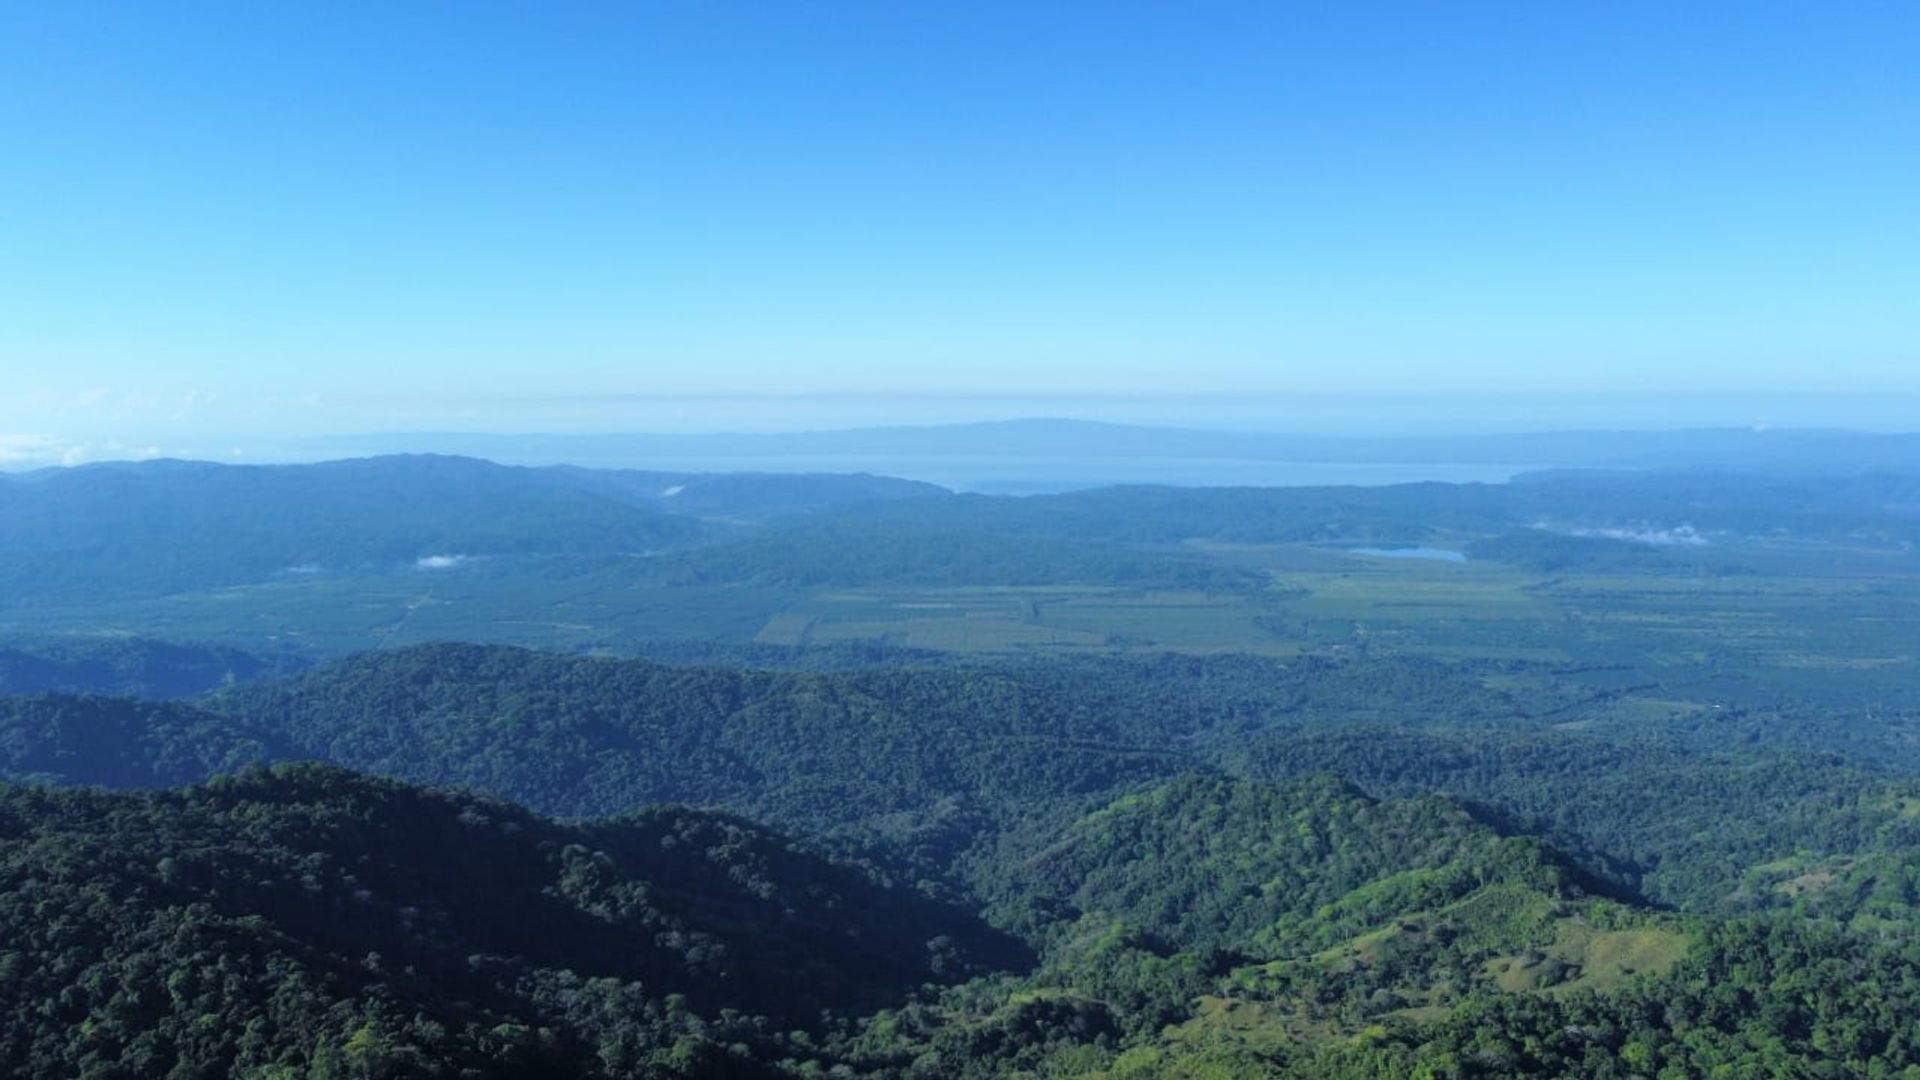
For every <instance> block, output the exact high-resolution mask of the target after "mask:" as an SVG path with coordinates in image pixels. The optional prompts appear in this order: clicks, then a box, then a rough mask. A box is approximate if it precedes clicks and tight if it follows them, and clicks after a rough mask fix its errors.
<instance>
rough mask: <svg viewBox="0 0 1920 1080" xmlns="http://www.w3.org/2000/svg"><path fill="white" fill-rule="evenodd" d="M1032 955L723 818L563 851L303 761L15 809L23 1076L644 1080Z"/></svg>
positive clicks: (0, 991) (656, 819) (671, 818)
mask: <svg viewBox="0 0 1920 1080" xmlns="http://www.w3.org/2000/svg"><path fill="white" fill-rule="evenodd" d="M55 911H58V912H60V913H61V914H60V917H58V918H49V917H48V913H50V912H55ZM1021 957H1022V954H1021V951H1020V949H1019V948H1018V947H1017V946H1015V945H1014V944H1013V943H1011V942H1010V941H1008V940H1006V939H1004V938H1002V937H1000V936H998V935H996V934H994V933H992V932H991V931H988V930H986V929H985V928H984V927H983V926H981V925H980V924H979V923H978V922H977V921H976V920H973V919H971V918H969V917H968V916H965V915H964V914H961V913H959V912H956V911H953V910H951V909H948V908H944V907H941V906H939V905H937V904H934V903H932V902H930V901H927V900H925V899H923V898H921V897H919V896H917V895H915V894H912V893H908V892H903V891H901V890H898V889H893V888H890V887H888V886H885V885H883V884H881V883H879V882H877V881H875V880H873V879H872V878H870V877H869V876H867V875H866V874H865V873H864V872H862V871H859V870H857V869H855V868H852V867H848V866H843V865H839V864H834V863H830V862H827V861H825V860H823V859H821V858H820V857H818V856H816V855H812V854H809V853H807V852H806V851H804V850H802V849H799V848H796V847H794V846H793V845H792V844H791V843H790V842H789V841H787V840H785V839H783V838H781V837H779V836H777V835H775V834H772V833H768V832H766V831H765V830H762V829H760V828H758V827H756V826H753V825H750V824H748V823H746V822H744V821H740V820H738V819H733V818H728V817H721V816H714V815H709V814H700V813H695V812H691V811H683V810H674V809H661V810H651V811H647V812H645V813H642V814H638V815H634V816H632V817H629V818H625V819H622V820H619V821H613V822H606V823H601V824H596V825H593V826H586V827H562V826H557V825H553V824H550V823H548V822H546V821H543V820H541V819H539V818H536V817H534V816H532V815H530V814H528V813H526V812H524V811H522V810H519V809H517V808H514V807H511V806H507V805H504V804H499V803H494V802H489V801H483V800H478V799H474V798H470V797H464V796H456V795H447V794H441V793H436V792H430V791H423V790H420V789H417V788H411V787H407V786H404V785H400V784H396V783H392V782H388V781H377V780H370V779H366V778H363V777H359V776H355V775H353V774H350V773H345V772H342V771H340V770H337V769H332V768H325V767H317V766H282V767H278V768H275V769H274V770H273V771H271V772H266V771H250V772H246V773H243V774H241V775H238V776H236V777H233V778H228V779H225V780H222V781H219V782H217V783H214V784H212V785H209V786H206V787H202V788H190V789H186V790H182V791H171V792H164V793H157V794H146V795H124V794H105V793H97V792H87V791H65V792H62V791H48V790H35V789H22V788H0V972H3V973H4V975H5V977H4V978H0V1071H5V1072H7V1073H9V1074H11V1075H39V1076H51V1075H81V1074H86V1075H96V1076H116V1077H119V1076H124V1077H130V1078H131V1077H142V1076H155V1075H177V1076H188V1075H192V1076H228V1075H235V1076H237V1075H260V1076H267V1075H281V1073H278V1072H275V1071H274V1070H276V1069H277V1070H285V1071H286V1074H287V1075H313V1076H401V1075H407V1076H439V1075H444V1076H465V1075H470V1074H469V1073H468V1072H466V1070H469V1069H477V1070H480V1071H481V1073H483V1074H484V1075H491V1076H522V1075H578V1074H589V1075H603V1074H611V1075H621V1076H636V1075H649V1074H651V1072H652V1068H651V1066H650V1065H649V1062H652V1063H653V1064H654V1065H658V1066H659V1067H661V1068H662V1069H665V1068H666V1067H668V1066H670V1065H675V1064H677V1065H679V1066H685V1067H689V1068H690V1067H691V1066H692V1065H693V1064H694V1063H696V1062H697V1060H698V1059H699V1057H700V1056H701V1055H703V1054H708V1055H711V1056H714V1057H716V1058H717V1059H719V1061H720V1062H722V1063H724V1062H725V1061H726V1060H727V1058H728V1053H727V1051H726V1050H725V1043H724V1042H721V1043H719V1044H714V1043H713V1042H712V1041H710V1040H703V1039H702V1038H701V1037H700V1033H701V1032H702V1031H703V1030H704V1027H705V1024H704V1022H703V1021H702V1020H701V1019H700V1018H701V1017H709V1018H716V1019H717V1018H718V1014H719V1010H721V1009H737V1010H741V1011H742V1012H745V1013H751V1014H754V1015H758V1016H762V1017H765V1018H766V1020H764V1021H761V1022H762V1023H773V1024H777V1025H780V1026H777V1027H774V1028H773V1029H772V1030H782V1031H784V1030H786V1029H787V1027H786V1026H787V1025H794V1026H800V1027H808V1026H814V1025H817V1024H818V1023H819V1022H820V1018H821V1010H823V1009H836V1010H854V1011H860V1010H866V1009H871V1008H872V1007H874V1006H875V1005H878V1004H883V1003H885V1002H887V1001H890V1000H897V999H898V998H899V997H900V996H901V995H903V994H905V993H907V992H909V991H911V990H913V989H915V988H917V987H918V986H920V984H922V983H924V982H928V981H942V980H951V979H954V978H958V977H960V976H962V975H964V974H965V972H966V971H967V970H969V967H970V966H971V965H973V964H974V963H976V962H984V963H990V964H995V965H999V966H1005V965H1008V964H1013V965H1017V964H1019V963H1020V962H1021ZM743 1030H745V1029H743ZM707 1071H708V1073H709V1074H711V1075H726V1074H728V1070H727V1069H726V1068H724V1067H722V1066H721V1065H715V1066H712V1067H710V1068H709V1069H708V1070H707Z"/></svg>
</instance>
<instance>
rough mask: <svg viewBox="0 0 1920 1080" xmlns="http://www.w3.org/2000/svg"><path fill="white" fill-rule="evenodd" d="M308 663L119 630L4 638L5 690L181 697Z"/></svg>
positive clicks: (0, 661)
mask: <svg viewBox="0 0 1920 1080" xmlns="http://www.w3.org/2000/svg"><path fill="white" fill-rule="evenodd" d="M302 666H304V665H303V664H302V663H301V662H300V661H299V660H298V659H296V658H294V657H291V656H288V655H286V654H284V653H275V654H270V655H264V656H263V655H259V654H255V653H249V652H244V651H242V650H240V649H235V648H230V647H226V646H220V645H181V644H175V643H173V642H166V641H152V640H148V639H144V638H131V637H120V636H93V637H64V638H54V639H43V640H38V641H32V642H21V643H15V644H12V645H0V694H34V693H43V692H54V693H64V694H117V695H120V696H123V697H141V698H159V699H165V698H180V697H190V696H192V695H194V694H202V693H205V692H207V691H209V690H216V689H219V688H220V687H223V686H229V685H232V684H235V683H242V682H251V681H253V680H255V679H264V678H270V677H272V676H275V675H285V674H288V673H290V672H293V671H297V670H299V669H300V668H301V667H302Z"/></svg>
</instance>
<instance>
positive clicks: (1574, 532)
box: [1543, 525, 1707, 547]
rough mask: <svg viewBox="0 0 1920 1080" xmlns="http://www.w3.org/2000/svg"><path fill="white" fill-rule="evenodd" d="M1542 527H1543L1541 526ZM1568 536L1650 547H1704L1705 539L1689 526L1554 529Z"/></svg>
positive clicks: (1698, 531)
mask: <svg viewBox="0 0 1920 1080" xmlns="http://www.w3.org/2000/svg"><path fill="white" fill-rule="evenodd" d="M1543 527H1544V526H1543ZM1553 531H1555V532H1564V533H1566V534H1568V535H1569V536H1591V537H1595V538H1598V539H1601V540H1625V541H1627V542H1628V543H1632V544H1646V545H1649V546H1651V547H1706V546H1707V538H1706V537H1704V536H1702V535H1700V530H1698V529H1696V528H1694V527H1693V526H1691V525H1680V526H1676V527H1674V528H1671V529H1667V528H1648V527H1644V526H1635V527H1628V528H1619V527H1609V528H1567V529H1555V530H1553Z"/></svg>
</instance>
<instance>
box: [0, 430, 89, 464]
mask: <svg viewBox="0 0 1920 1080" xmlns="http://www.w3.org/2000/svg"><path fill="white" fill-rule="evenodd" d="M88 460H91V455H89V454H88V453H87V448H86V447H85V446H82V445H80V444H79V443H73V442H68V441H67V440H65V439H61V438H56V437H55V436H52V435H29V434H8V433H5V432H0V469H4V468H28V467H34V466H41V465H78V464H80V463H81V462H83V461H88Z"/></svg>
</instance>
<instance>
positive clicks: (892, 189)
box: [0, 2, 1920, 457]
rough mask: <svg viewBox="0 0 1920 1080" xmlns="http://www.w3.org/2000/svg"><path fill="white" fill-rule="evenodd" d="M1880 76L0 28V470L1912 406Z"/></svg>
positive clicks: (1044, 30) (1649, 56)
mask: <svg viewBox="0 0 1920 1080" xmlns="http://www.w3.org/2000/svg"><path fill="white" fill-rule="evenodd" d="M1916 42H1920V5H1915V4H1912V3H1883V4H1876V3H1846V4H1832V5H1823V4H1801V3H1795V4H1771V3H1754V2H1748V3H1737V4H1736V3H1728V4H1718V3H1687V4H1673V3H1657V4H1655V3H1648V4H1639V3H1616V4H1605V5H1574V4H1542V3H1512V4H1474V3H1457V4H1366V3H1355V4H1315V5H1304V4H1303V5H1286V4H1274V3H1248V4H1213V3H1191V4H1125V3H1114V4H1098V5H1096V4H1079V3H1074V4H1026V3H1022V4H1011V3H1009V4H960V3H886V4H878V3H876V4H871V5H868V4H859V3H853V2H847V3H839V4H829V5H821V4H806V5H802V4H733V5H722V4H695V3H672V4H666V3H657V4H633V3H620V4H606V5H595V4H590V3H580V4H570V5H533V4H512V5H507V4H485V3H463V4H453V3H447V4H429V3H418V4H392V3H379V4H372V3H369V4H351V3H329V4H304V5H295V4H232V5H218V4H200V3H191V2H185V3H180V4H168V5H160V4H148V5H121V4H104V3H100V4H96V3H88V2H71V3H60V4H38V5H34V4H24V3H21V4H8V5H4V6H0V147H4V148H5V151H4V154H0V256H4V257H0V374H3V375H4V382H3V383H0V455H6V454H9V453H11V454H13V455H14V456H16V457H18V456H20V455H22V454H24V453H25V452H26V451H23V450H21V449H20V447H23V446H28V445H34V446H39V447H41V450H36V451H33V452H35V453H40V452H43V451H44V450H45V448H47V447H51V446H60V445H77V444H78V443H81V442H84V443H85V444H86V445H88V446H90V447H93V448H95V450H98V449H99V448H101V447H104V446H106V445H108V444H112V445H115V446H119V447H121V448H123V449H126V450H127V451H128V452H137V451H143V450H146V449H149V448H151V447H156V446H158V447H162V448H165V447H169V446H172V445H174V444H177V443H179V442H181V441H182V440H189V441H192V440H198V441H200V442H206V441H208V440H215V441H224V440H226V439H227V438H228V437H229V436H231V438H232V439H233V440H235V441H239V442H244V441H245V440H247V439H250V438H251V439H257V438H259V437H261V436H263V435H267V434H274V435H285V434H290V433H302V432H310V433H319V432H333V431H366V430H390V429H433V428H449V429H471V430H527V429H536V428H547V429H581V430H585V429H594V430H619V429H624V428H642V427H654V428H658V427H677V428H686V427H701V426H715V425H718V426H761V427H766V426H776V427H777V426H808V425H809V424H810V423H838V422H860V421H862V420H865V419H888V418H892V417H895V416H905V417H907V418H919V417H923V416H924V417H926V418H944V417H947V416H949V415H951V416H954V417H959V416H963V415H964V416H977V415H981V414H992V413H995V412H1004V411H1008V410H1013V409H1016V408H1018V409H1019V410H1020V411H1031V410H1032V409H1039V410H1041V411H1049V412H1061V413H1077V414H1082V415H1102V414H1103V413H1104V414H1113V413H1116V412H1126V413H1128V416H1129V418H1135V419H1139V418H1150V417H1151V415H1153V414H1154V412H1155V409H1156V408H1157V407H1159V406H1160V405H1164V406H1166V409H1167V410H1168V414H1169V415H1173V414H1176V413H1177V414H1179V416H1180V418H1182V419H1185V420H1188V421H1195V422H1198V421H1204V420H1205V419H1206V413H1207V410H1206V408H1205V406H1204V404H1203V403H1205V402H1207V401H1216V402H1217V401H1227V402H1235V401H1239V402H1246V401H1269V400H1270V401H1280V402H1284V401H1289V400H1300V399H1299V398H1298V395H1307V396H1308V397H1309V398H1311V399H1313V400H1323V399H1326V398H1328V397H1332V398H1341V399H1350V400H1356V401H1358V400H1366V399H1368V398H1370V397H1371V396H1376V395H1406V394H1412V395H1414V396H1415V397H1416V398H1418V397H1422V396H1431V397H1432V399H1433V400H1435V401H1436V402H1440V401H1451V400H1458V401H1469V400H1486V399H1487V396H1488V395H1493V394H1498V393H1510V392H1515V391H1518V392H1521V393H1523V394H1527V395H1536V396H1538V395H1545V396H1555V395H1557V396H1559V397H1561V398H1566V399H1575V400H1581V399H1584V400H1598V398H1599V397H1605V396H1608V395H1614V396H1618V397H1620V400H1628V399H1631V400H1638V401H1660V400H1672V401H1699V402H1702V403H1703V404H1702V407H1701V411H1700V413H1699V415H1700V417H1701V418H1702V419H1703V420H1707V421H1714V422H1719V421H1725V420H1728V419H1729V418H1732V419H1737V418H1738V417H1740V416H1744V415H1746V414H1745V412H1742V411H1741V410H1742V409H1744V408H1745V407H1744V406H1742V407H1740V408H1737V409H1732V411H1729V409H1728V408H1726V407H1723V408H1720V409H1719V411H1717V412H1716V411H1715V409H1714V408H1713V407H1712V403H1713V402H1715V401H1724V400H1730V398H1729V395H1736V394H1738V395H1746V396H1747V398H1752V397H1753V396H1755V395H1759V396H1761V397H1763V398H1765V399H1766V400H1768V401H1774V402H1791V401H1794V400H1797V399H1801V398H1804V397H1806V396H1808V395H1811V396H1813V397H1817V398H1822V399H1825V400H1829V401H1830V402H1840V401H1864V402H1869V403H1870V402H1872V401H1875V400H1880V401H1885V400H1888V399H1890V398H1894V397H1899V396H1902V395H1920V318H1917V317H1916V312H1920V257H1916V255H1915V253H1916V252H1920V62H1916V45H1915V43H1916ZM1742 400H1745V399H1742ZM823 402H833V403H837V404H834V405H833V406H832V407H825V406H823V405H822V403H823ZM943 402H944V403H947V404H945V405H942V404H941V403H943ZM1101 402H1106V403H1107V404H1105V405H1102V404H1101ZM1114 402H1121V403H1123V404H1125V405H1126V408H1125V409H1117V407H1116V406H1114V405H1113V403H1114ZM1181 402H1185V404H1184V405H1181V404H1180V403H1181ZM902 403H917V404H913V405H912V406H911V407H908V406H907V405H905V404H902ZM966 403H971V404H966ZM1487 408H1492V409H1493V410H1494V414H1495V419H1498V415H1497V414H1498V407H1497V406H1488V407H1487ZM1681 411H1682V412H1684V410H1681ZM1747 411H1752V410H1747ZM1815 411H1816V412H1817V411H1818V410H1815ZM1283 412H1284V411H1283ZM1283 412H1282V413H1276V414H1275V416H1276V420H1275V422H1285V416H1284V415H1283ZM1667 412H1668V413H1672V412H1673V410H1672V409H1668V410H1667ZM1827 412H1829V413H1832V414H1833V416H1834V418H1836V419H1840V420H1844V419H1845V418H1846V415H1847V412H1846V409H1845V408H1843V407H1841V406H1840V405H1833V406H1831V407H1830V408H1828V409H1827ZM1229 413H1231V415H1229ZM1245 413H1246V410H1245V409H1241V410H1239V412H1238V413H1233V412H1232V411H1231V410H1229V411H1228V412H1224V413H1221V414H1220V415H1221V419H1222V420H1223V421H1225V420H1236V421H1240V422H1249V423H1250V422H1253V421H1252V418H1250V417H1247V416H1245V415H1244V414H1245ZM1809 415H1811V414H1809ZM1863 416H1864V414H1863ZM1627 419H1631V417H1627ZM1684 419H1685V417H1684V416H1681V417H1678V418H1676V420H1684ZM1755 419H1759V417H1755ZM1788 419H1791V417H1788ZM1525 420H1526V418H1525V417H1524V416H1519V415H1516V416H1514V417H1513V422H1512V423H1511V424H1510V425H1508V426H1512V427H1527V426H1532V425H1529V424H1528V423H1526V422H1525ZM1650 422H1651V421H1650ZM1659 422H1662V423H1665V422H1669V420H1667V419H1661V420H1660V421H1659ZM1863 422H1873V423H1876V424H1880V425H1883V426H1884V425H1885V424H1886V423H1888V422H1889V421H1888V420H1887V419H1886V418H1884V417H1881V418H1865V419H1863ZM33 440H41V441H40V442H37V443H36V442H33ZM8 447H13V449H12V450H8V449H7V448H8Z"/></svg>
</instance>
